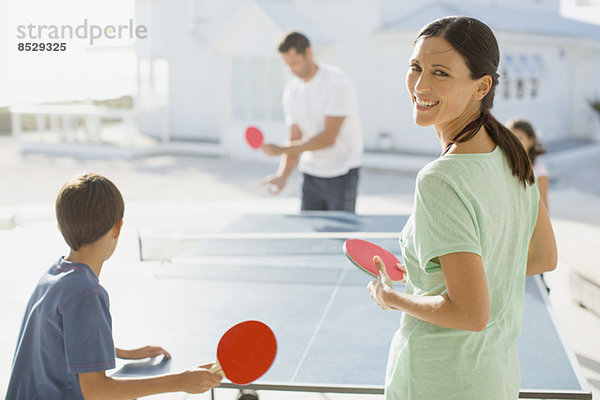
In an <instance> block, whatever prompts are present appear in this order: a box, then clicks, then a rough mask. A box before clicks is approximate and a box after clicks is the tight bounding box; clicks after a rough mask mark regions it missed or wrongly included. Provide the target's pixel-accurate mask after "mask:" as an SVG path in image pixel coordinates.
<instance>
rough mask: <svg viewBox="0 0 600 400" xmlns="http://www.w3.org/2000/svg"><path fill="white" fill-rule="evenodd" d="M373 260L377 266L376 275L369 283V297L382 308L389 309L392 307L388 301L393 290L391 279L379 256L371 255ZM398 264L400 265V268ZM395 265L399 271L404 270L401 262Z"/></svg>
mask: <svg viewBox="0 0 600 400" xmlns="http://www.w3.org/2000/svg"><path fill="white" fill-rule="evenodd" d="M373 262H374V263H375V267H377V271H378V276H377V278H375V279H374V280H373V281H372V282H371V283H369V286H368V288H369V293H370V294H371V298H372V299H373V300H374V301H375V303H377V305H379V307H381V309H382V310H391V309H392V307H391V306H390V305H389V303H388V302H389V300H390V294H392V293H393V292H394V288H393V287H392V280H391V279H390V277H389V276H388V274H387V272H386V270H385V264H384V263H383V261H382V260H381V257H379V256H375V257H373ZM400 266H402V268H401V267H400ZM396 267H397V268H399V269H400V270H401V271H406V269H403V268H404V266H403V265H402V264H398V265H396Z"/></svg>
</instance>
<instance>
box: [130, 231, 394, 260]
mask: <svg viewBox="0 0 600 400" xmlns="http://www.w3.org/2000/svg"><path fill="white" fill-rule="evenodd" d="M380 236H384V237H373V236H372V235H371V236H370V237H369V236H368V235H367V234H365V237H363V238H364V239H365V240H369V241H371V242H373V243H375V244H377V245H379V246H381V247H383V248H385V249H387V250H389V251H391V252H392V253H394V254H396V255H399V254H400V247H399V244H398V238H397V237H392V236H391V235H388V236H389V237H385V235H380ZM353 237H359V238H360V235H353ZM347 238H348V235H346V236H343V235H342V234H340V237H327V236H323V235H306V234H305V235H298V237H293V235H290V234H281V235H279V236H278V235H277V234H273V235H271V236H270V237H269V236H265V235H251V234H250V235H214V236H210V235H207V236H188V237H185V236H168V235H151V234H149V235H140V236H139V246H140V260H141V261H155V260H172V259H177V258H194V257H206V256H211V257H212V256H217V257H253V256H269V255H273V256H313V255H341V256H343V244H344V242H345V240H346V239H347Z"/></svg>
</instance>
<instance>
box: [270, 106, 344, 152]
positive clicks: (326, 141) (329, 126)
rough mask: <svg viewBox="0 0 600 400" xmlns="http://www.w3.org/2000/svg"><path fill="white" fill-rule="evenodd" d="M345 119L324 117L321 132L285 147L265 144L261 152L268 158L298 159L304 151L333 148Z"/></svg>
mask: <svg viewBox="0 0 600 400" xmlns="http://www.w3.org/2000/svg"><path fill="white" fill-rule="evenodd" d="M345 119H346V117H330V116H329V117H325V127H324V129H323V132H320V133H319V134H317V135H315V136H313V137H311V138H310V139H307V140H298V139H292V140H291V142H290V144H289V145H287V146H275V145H271V144H266V145H264V146H263V151H264V152H265V153H266V154H267V155H270V156H276V155H287V156H288V157H290V156H292V157H294V156H295V157H298V156H299V155H300V154H301V153H302V152H304V151H312V150H320V149H324V148H326V147H329V146H333V145H334V144H335V141H336V139H337V137H338V135H339V133H340V130H341V128H342V125H343V123H344V121H345ZM293 126H294V125H293Z"/></svg>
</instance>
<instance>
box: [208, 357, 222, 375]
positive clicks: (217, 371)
mask: <svg viewBox="0 0 600 400" xmlns="http://www.w3.org/2000/svg"><path fill="white" fill-rule="evenodd" d="M209 371H210V372H214V373H215V374H219V375H221V377H222V378H225V372H223V368H221V364H220V363H219V360H217V361H215V363H214V364H213V366H212V367H210V369H209Z"/></svg>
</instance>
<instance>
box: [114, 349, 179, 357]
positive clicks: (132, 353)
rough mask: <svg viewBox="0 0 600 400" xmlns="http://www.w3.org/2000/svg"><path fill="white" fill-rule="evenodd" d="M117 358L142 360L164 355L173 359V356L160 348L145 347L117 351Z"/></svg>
mask: <svg viewBox="0 0 600 400" xmlns="http://www.w3.org/2000/svg"><path fill="white" fill-rule="evenodd" d="M116 353H117V357H119V358H123V359H126V360H141V359H142V358H147V357H156V356H159V355H161V354H164V356H165V357H166V358H171V354H169V352H168V351H166V350H165V349H163V348H162V347H160V346H144V347H140V348H138V349H132V350H123V349H119V348H117V349H116Z"/></svg>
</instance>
